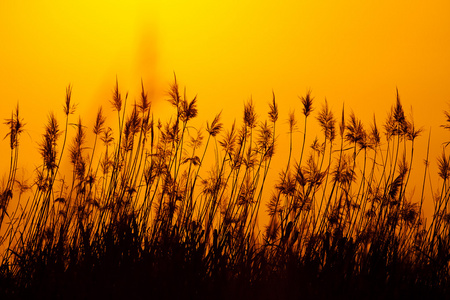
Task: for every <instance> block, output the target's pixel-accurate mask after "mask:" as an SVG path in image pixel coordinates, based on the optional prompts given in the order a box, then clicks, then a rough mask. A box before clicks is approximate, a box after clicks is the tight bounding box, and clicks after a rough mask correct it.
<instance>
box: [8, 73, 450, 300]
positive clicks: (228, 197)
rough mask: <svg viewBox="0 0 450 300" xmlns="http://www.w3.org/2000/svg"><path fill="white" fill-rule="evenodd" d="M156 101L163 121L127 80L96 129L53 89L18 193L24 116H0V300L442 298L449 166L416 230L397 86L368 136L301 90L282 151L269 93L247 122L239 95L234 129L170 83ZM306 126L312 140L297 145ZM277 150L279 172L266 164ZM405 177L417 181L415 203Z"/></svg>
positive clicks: (409, 149)
mask: <svg viewBox="0 0 450 300" xmlns="http://www.w3.org/2000/svg"><path fill="white" fill-rule="evenodd" d="M168 94H169V103H170V104H171V105H172V106H173V108H174V115H173V117H172V118H171V119H169V120H165V121H163V120H159V119H155V118H154V115H153V112H152V110H151V102H150V100H149V99H148V97H147V94H146V92H145V89H144V86H143V85H142V91H141V95H140V99H139V101H138V102H137V103H134V104H133V105H127V96H125V97H124V96H123V94H122V93H121V92H120V90H119V85H118V82H116V85H115V89H114V92H113V95H112V100H111V105H112V108H113V110H114V111H115V113H116V114H117V125H116V126H117V128H116V129H112V128H111V127H107V126H106V125H105V124H106V123H105V122H106V119H105V115H104V111H103V110H102V108H100V109H99V110H98V113H97V117H96V120H95V123H94V124H93V126H92V127H89V126H85V124H83V121H82V120H81V119H78V121H76V120H72V118H73V117H72V114H73V113H74V112H75V106H74V105H73V103H72V98H71V95H72V88H71V87H70V86H69V87H68V88H67V90H66V99H65V103H64V115H65V122H64V123H63V124H60V123H59V122H58V120H57V118H56V117H55V115H54V114H50V115H49V117H48V121H47V124H46V126H45V130H44V133H43V135H42V139H41V142H40V144H39V149H38V151H39V153H40V156H41V159H42V164H41V165H40V167H39V168H38V169H36V170H35V174H34V180H33V184H32V185H27V184H26V183H24V182H22V181H19V180H18V179H16V172H17V169H18V162H19V157H18V153H19V152H18V148H19V140H20V136H21V134H22V133H23V130H24V122H23V120H22V119H21V117H20V115H19V107H17V108H16V109H15V110H14V112H13V114H12V115H11V118H10V119H7V120H6V122H5V124H6V125H7V126H8V134H7V136H8V137H9V139H10V148H11V163H10V169H9V173H8V174H7V180H6V184H5V185H4V187H3V188H2V190H1V191H0V192H1V195H0V201H1V205H0V213H1V214H0V225H1V228H0V230H1V244H2V252H1V259H2V260H1V267H0V294H1V296H2V298H3V297H8V298H17V299H19V298H31V297H42V298H43V297H50V298H62V299H67V298H76V299H80V298H97V299H99V297H102V298H105V299H108V298H125V297H126V298H131V297H138V298H156V299H158V298H166V297H174V298H175V297H176V298H192V299H197V298H207V297H208V298H209V297H215V298H217V297H218V298H223V299H227V298H229V297H233V298H248V297H251V298H253V297H260V298H280V297H281V298H292V297H295V298H306V299H309V298H314V299H315V298H344V297H345V298H347V297H361V298H362V299H385V298H397V297H400V296H402V297H403V296H414V297H417V296H421V295H423V296H427V297H430V296H434V297H444V296H447V297H448V296H449V295H450V294H449V291H448V288H449V280H450V277H449V260H450V251H449V250H450V237H449V229H450V227H449V224H450V223H449V220H450V217H449V216H450V214H449V212H448V207H447V205H448V201H449V197H450V189H449V188H450V186H449V179H450V167H449V161H450V159H449V157H448V155H447V154H446V153H445V151H444V152H443V153H442V156H440V157H439V158H438V159H437V163H438V166H439V174H438V175H439V176H440V178H441V179H442V187H441V193H440V194H439V195H436V196H435V197H434V198H433V200H434V214H433V215H432V218H431V220H428V222H425V218H424V212H423V206H424V201H425V199H427V198H426V194H427V193H424V190H425V177H426V176H427V175H429V170H428V169H427V168H428V164H429V159H428V157H426V160H425V161H426V165H425V167H426V169H425V174H422V175H420V174H419V175H412V174H411V166H412V162H413V157H414V145H415V142H416V139H417V137H418V136H419V135H420V133H421V129H418V128H417V127H416V126H415V124H414V123H413V121H412V120H410V119H409V118H407V117H406V116H405V113H404V110H403V107H402V104H401V102H400V98H399V96H398V93H397V99H396V101H395V103H394V105H393V106H392V109H391V111H390V113H389V114H388V116H387V118H386V120H385V122H384V124H383V127H382V129H381V128H380V127H379V125H378V124H377V122H376V120H375V119H374V120H373V122H372V123H371V125H370V126H369V127H368V126H366V125H364V124H363V122H362V121H361V120H360V119H359V118H358V117H357V116H356V115H355V114H354V113H351V114H349V115H346V114H345V112H344V109H342V112H341V113H340V114H339V116H335V114H334V113H333V112H332V111H331V109H330V107H329V106H328V103H327V102H326V101H325V103H324V104H323V105H322V106H321V108H320V109H318V108H317V107H316V106H315V103H314V99H313V97H312V95H311V93H310V92H308V93H307V94H306V95H305V96H304V97H301V98H300V100H301V101H300V103H299V105H301V107H302V114H303V116H302V118H303V125H302V126H301V127H303V130H302V134H301V136H300V137H299V136H297V134H296V131H297V124H298V123H297V119H296V118H297V116H296V115H295V114H294V113H291V114H290V115H289V116H288V133H287V138H288V141H289V142H288V145H287V148H286V149H278V147H280V144H279V143H278V142H277V137H278V136H279V135H280V134H279V133H278V132H276V129H277V125H278V122H279V113H278V104H277V102H276V99H275V95H273V99H272V100H271V101H270V103H269V110H268V114H267V117H266V118H262V120H261V119H259V118H258V116H257V114H256V112H255V107H254V104H253V103H252V102H251V101H249V102H247V103H246V104H245V106H244V110H243V119H242V122H234V123H233V124H231V125H228V126H225V125H224V124H223V123H222V121H221V114H220V113H219V114H218V115H216V116H215V117H214V118H213V119H212V120H211V121H209V122H207V123H206V126H205V127H206V129H205V130H200V129H196V128H194V127H193V126H192V125H191V124H192V120H193V119H194V118H196V116H197V113H198V111H197V99H196V98H193V99H188V98H187V96H186V94H185V93H184V95H182V94H181V93H180V92H179V87H178V84H177V81H176V80H175V81H174V83H173V84H172V85H171V86H170V89H169V93H168ZM126 109H128V112H127V111H126ZM446 116H447V123H446V124H445V125H444V127H445V128H450V126H449V125H448V124H450V123H449V122H450V114H449V113H446ZM314 119H315V120H314ZM69 120H70V121H69ZM313 121H317V122H318V124H319V126H320V129H321V136H320V137H318V138H316V139H315V140H314V141H313V143H312V144H311V145H310V147H309V148H308V147H305V144H306V141H307V134H308V124H310V122H313ZM70 124H75V125H74V127H73V128H71V127H70V126H69V125H70ZM89 128H92V129H90V130H89ZM91 130H92V131H91ZM69 132H70V133H71V134H69ZM283 132H285V130H284V129H283ZM88 135H89V136H90V137H92V140H93V144H89V145H88V143H87V137H88ZM296 143H299V144H296ZM306 146H308V145H306ZM293 149H301V150H300V151H299V152H298V153H297V152H295V151H294V150H293ZM308 149H309V150H308ZM277 152H282V153H286V154H287V161H286V165H285V166H282V167H280V166H274V165H273V164H271V162H272V159H273V157H274V155H275V153H277ZM211 157H212V158H213V159H209V158H211ZM64 159H66V160H67V159H68V160H69V161H70V166H71V167H70V169H64V170H63V168H62V167H61V166H62V164H61V162H62V161H63V160H64ZM271 170H275V172H279V178H278V180H277V181H276V182H272V181H271V180H270V181H269V180H268V178H270V175H269V173H270V171H271ZM411 176H416V177H417V176H422V177H423V178H424V181H423V187H421V188H422V190H421V194H420V195H419V196H418V198H415V199H412V198H410V197H409V196H408V195H409V194H408V193H407V188H408V183H409V181H410V178H411ZM68 178H69V179H68ZM264 220H266V221H264ZM262 223H264V224H263V225H261V227H260V224H262ZM260 228H261V229H260Z"/></svg>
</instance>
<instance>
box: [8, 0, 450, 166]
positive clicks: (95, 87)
mask: <svg viewBox="0 0 450 300" xmlns="http://www.w3.org/2000/svg"><path fill="white" fill-rule="evenodd" d="M449 13H450V2H449V1H447V0H441V1H411V0H409V1H298V0H297V1H265V0H264V1H262V0H259V1H195V0H190V1H162V0H161V1H80V0H78V1H39V0H37V1H25V0H23V1H13V0H3V1H1V2H0V41H1V42H0V45H1V46H0V112H1V115H0V118H3V119H5V118H8V117H10V113H11V111H12V109H13V108H14V106H15V105H16V103H17V102H19V103H20V107H21V113H22V116H23V117H24V118H25V121H26V123H27V126H26V130H27V132H28V135H27V134H26V135H24V136H23V137H22V141H23V143H24V144H26V143H31V145H33V147H37V146H36V143H37V142H38V141H39V140H40V134H41V133H42V132H43V127H44V124H45V120H46V118H47V114H48V111H49V110H53V111H55V113H56V114H57V115H58V116H59V117H60V118H61V119H62V117H63V113H62V104H63V101H64V93H65V87H66V86H67V85H68V84H69V83H71V84H73V100H74V101H75V102H77V103H79V105H78V110H77V114H81V115H82V116H83V118H84V120H85V122H86V123H87V125H91V124H92V122H93V118H94V114H95V112H96V111H97V107H98V106H99V105H101V104H102V105H103V106H104V108H105V111H107V112H108V113H109V114H110V116H111V117H113V114H112V113H111V108H110V105H109V103H108V101H109V99H110V97H111V91H112V89H113V87H114V82H115V76H116V75H117V76H118V78H119V84H120V86H121V88H122V90H123V91H129V93H130V99H131V100H133V99H135V98H136V99H137V98H138V96H139V95H138V92H139V85H140V80H141V78H142V79H143V81H144V83H145V85H146V87H147V89H149V90H151V92H152V95H153V100H154V108H155V114H164V113H165V111H166V110H168V109H169V106H168V105H167V104H166V103H165V102H163V101H162V99H165V96H164V93H165V92H166V91H167V88H168V85H169V83H170V82H171V81H172V79H173V72H174V71H175V72H176V74H177V77H178V79H179V82H180V84H181V85H182V86H186V87H187V91H188V94H189V95H191V96H194V95H195V94H198V100H199V112H200V115H199V119H200V120H202V122H203V121H205V120H207V119H208V120H211V119H212V117H213V115H214V114H216V113H217V112H219V111H220V110H223V116H224V117H225V121H227V120H230V122H227V126H226V127H229V126H230V124H231V119H232V118H234V117H237V118H239V119H240V118H241V112H242V105H243V103H244V101H246V100H247V99H249V98H250V96H252V97H253V100H254V102H255V104H256V106H257V110H258V112H259V114H260V115H265V113H266V111H267V103H268V101H270V99H271V92H272V89H273V90H274V91H275V94H276V96H277V99H278V101H279V105H280V110H281V112H280V118H281V119H282V120H283V122H284V120H285V119H286V118H287V113H288V111H289V110H293V109H296V111H297V112H298V113H299V114H298V118H299V120H301V118H300V117H301V116H300V111H301V108H300V105H299V104H300V103H299V100H298V97H297V96H299V95H300V96H301V95H304V94H305V92H306V91H307V90H308V89H311V90H312V92H313V95H314V96H315V98H316V107H320V105H321V103H322V102H323V100H324V98H325V97H327V99H328V102H329V104H330V106H331V107H332V108H333V110H334V112H335V114H336V115H339V114H340V109H341V107H342V103H343V102H345V105H346V111H347V112H350V109H353V110H354V111H355V113H356V114H357V115H358V116H359V117H360V118H362V119H363V120H364V121H365V123H366V124H368V123H369V122H370V120H371V118H372V114H373V113H376V115H377V120H378V123H379V125H381V124H382V123H383V122H384V118H385V116H386V112H387V111H388V110H389V109H390V107H391V105H392V104H393V103H394V101H395V89H396V87H398V89H399V92H400V95H401V99H402V101H403V104H404V107H405V109H406V111H407V113H408V114H409V112H410V107H411V106H412V107H413V115H414V118H415V121H416V123H417V124H418V125H421V126H424V127H425V128H426V129H427V130H428V128H430V127H432V131H433V134H432V145H433V148H432V152H431V157H432V158H433V160H432V163H433V164H434V166H435V159H434V158H435V157H436V156H437V155H438V154H439V153H440V151H441V150H440V145H441V143H442V142H444V141H448V140H450V134H448V133H447V132H445V131H444V130H443V129H441V128H439V125H440V124H442V123H443V122H444V120H445V118H444V116H443V113H442V111H443V110H445V109H449V108H450V107H449V105H448V104H449V103H450V18H449ZM237 111H238V112H239V114H238V115H237V116H236V112H237ZM74 120H76V118H74ZM6 130H7V128H6V126H5V125H3V127H0V136H4V135H5V134H6ZM426 136H427V133H425V134H424V136H422V138H421V139H420V141H419V145H418V150H419V151H418V155H419V156H420V155H422V157H423V156H424V149H425V148H426V140H427V137H426ZM0 147H1V148H2V149H8V143H7V140H3V141H1V143H0ZM21 153H26V150H24V149H22V150H21ZM26 156H27V155H23V157H24V160H26V158H25V157H26ZM421 160H422V159H420V161H421ZM420 161H419V165H416V167H417V168H420V169H422V168H423V165H422V164H420ZM8 163H9V162H8V161H7V160H5V161H2V162H1V165H0V166H1V167H2V169H3V170H5V171H4V172H6V168H7V166H8ZM23 164H25V163H23ZM419 173H420V172H419Z"/></svg>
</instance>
